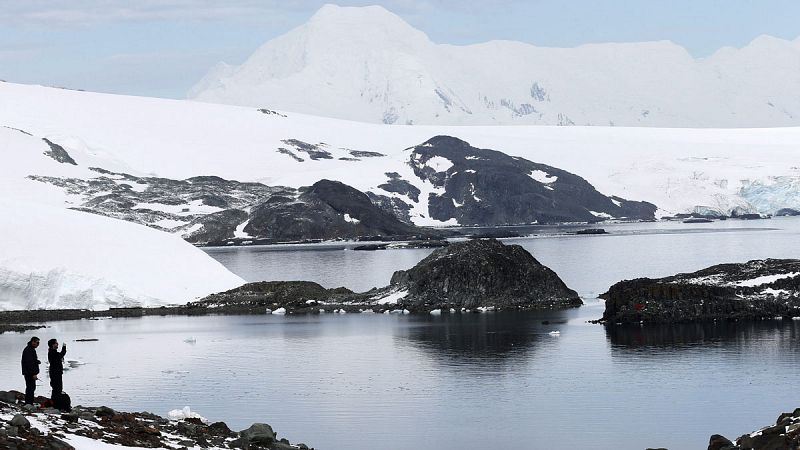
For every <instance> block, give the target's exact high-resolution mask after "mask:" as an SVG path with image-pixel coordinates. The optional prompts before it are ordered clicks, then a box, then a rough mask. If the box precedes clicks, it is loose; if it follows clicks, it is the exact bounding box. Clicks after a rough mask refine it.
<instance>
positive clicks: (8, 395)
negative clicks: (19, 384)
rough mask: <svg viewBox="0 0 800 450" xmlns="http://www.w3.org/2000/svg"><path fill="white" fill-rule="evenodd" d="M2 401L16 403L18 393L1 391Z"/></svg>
mask: <svg viewBox="0 0 800 450" xmlns="http://www.w3.org/2000/svg"><path fill="white" fill-rule="evenodd" d="M0 402H4V403H10V404H12V405H13V404H14V403H17V394H15V393H13V392H7V391H0Z"/></svg>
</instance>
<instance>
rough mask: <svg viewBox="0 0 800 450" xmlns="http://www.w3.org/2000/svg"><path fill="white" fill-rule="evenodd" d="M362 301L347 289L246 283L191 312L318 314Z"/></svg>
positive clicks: (213, 296)
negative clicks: (325, 306)
mask: <svg viewBox="0 0 800 450" xmlns="http://www.w3.org/2000/svg"><path fill="white" fill-rule="evenodd" d="M359 298H362V296H361V295H360V294H356V293H354V292H353V291H351V290H349V289H347V288H343V287H340V288H334V289H325V288H324V287H322V286H320V285H319V284H317V283H314V282H312V281H259V282H255V283H247V284H244V285H242V286H239V287H238V288H235V289H231V290H228V291H225V292H220V293H217V294H211V295H209V296H208V297H205V298H203V299H202V300H198V301H196V302H192V303H190V304H189V305H187V307H188V308H198V309H201V310H214V311H217V312H223V313H228V314H250V313H259V314H263V313H264V311H265V309H270V310H275V309H278V308H285V309H287V310H290V311H292V312H297V313H301V312H318V311H319V307H318V306H317V305H318V304H319V303H321V302H326V303H331V304H336V305H337V307H338V304H344V303H351V302H354V301H356V299H359Z"/></svg>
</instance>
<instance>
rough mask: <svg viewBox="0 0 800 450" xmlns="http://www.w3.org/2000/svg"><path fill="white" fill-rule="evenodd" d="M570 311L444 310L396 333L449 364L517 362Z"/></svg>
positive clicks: (421, 318) (522, 360) (397, 336)
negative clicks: (448, 311) (483, 311)
mask: <svg viewBox="0 0 800 450" xmlns="http://www.w3.org/2000/svg"><path fill="white" fill-rule="evenodd" d="M568 316H569V313H568V311H566V310H565V311H525V312H510V311H509V312H495V313H483V314H459V313H456V314H446V313H445V314H443V315H441V316H429V317H424V316H423V317H419V318H418V319H416V320H415V322H414V324H413V325H412V326H409V327H407V328H404V329H402V330H401V331H398V332H397V333H396V334H395V339H397V340H399V342H400V344H401V345H403V344H404V345H410V346H413V347H415V348H417V349H420V350H424V351H426V352H427V353H430V354H431V355H432V356H433V357H434V359H436V360H440V361H441V360H445V364H457V365H464V364H468V365H478V366H493V367H497V366H504V367H508V366H517V365H521V364H525V363H526V359H527V358H526V355H528V354H530V353H531V351H532V350H535V348H536V346H537V345H538V344H539V343H540V341H542V339H545V342H549V341H550V340H552V338H551V337H550V336H548V333H549V332H550V331H551V330H553V327H554V326H555V325H556V324H560V323H566V322H567V319H568Z"/></svg>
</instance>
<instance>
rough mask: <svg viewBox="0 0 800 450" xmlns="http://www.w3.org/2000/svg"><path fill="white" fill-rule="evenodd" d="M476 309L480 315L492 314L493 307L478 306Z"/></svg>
mask: <svg viewBox="0 0 800 450" xmlns="http://www.w3.org/2000/svg"><path fill="white" fill-rule="evenodd" d="M476 309H477V310H478V311H480V312H482V313H485V312H494V310H495V307H494V306H479V307H478V308H476Z"/></svg>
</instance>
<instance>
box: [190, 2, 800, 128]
mask: <svg viewBox="0 0 800 450" xmlns="http://www.w3.org/2000/svg"><path fill="white" fill-rule="evenodd" d="M189 97H190V98H194V99H197V100H202V101H208V102H217V103H226V104H235V105H244V106H257V107H260V108H264V107H266V108H271V109H280V110H287V111H296V112H302V113H307V114H313V115H319V116H325V117H337V118H342V119H350V120H359V121H364V122H376V123H393V124H408V123H413V124H431V125H432V124H439V125H509V124H515V125H525V124H528V125H599V126H608V125H617V126H648V127H653V126H657V127H774V126H798V125H800V38H798V39H796V40H794V41H788V40H783V39H778V38H774V37H770V36H761V37H758V38H756V39H755V40H753V41H752V42H751V43H750V44H749V45H747V46H745V47H743V48H741V49H735V48H730V47H726V48H722V49H720V50H719V51H717V52H716V53H714V54H713V55H711V56H709V57H707V58H699V59H696V58H693V57H692V56H691V55H690V54H689V53H688V52H687V51H686V50H685V49H684V48H683V47H680V46H678V45H676V44H674V43H672V42H669V41H659V42H641V43H606V44H590V45H583V46H580V47H577V48H543V47H536V46H533V45H529V44H524V43H521V42H512V41H491V42H486V43H482V44H475V45H469V46H454V45H441V44H435V43H433V42H431V41H430V40H429V39H428V37H427V36H426V35H425V34H424V33H422V32H421V31H419V30H416V29H414V28H413V27H411V26H410V25H409V24H407V23H406V22H404V21H403V20H402V19H400V18H399V17H398V16H396V15H394V14H392V13H391V12H389V11H387V10H385V9H383V8H381V7H379V6H369V7H362V8H359V7H338V6H334V5H326V6H324V7H323V8H322V9H320V10H319V11H318V12H317V13H316V14H315V15H314V16H313V17H312V18H311V19H310V20H309V21H308V22H307V23H306V24H304V25H302V26H300V27H298V28H296V29H294V30H292V31H290V32H288V33H287V34H285V35H283V36H280V37H278V38H275V39H273V40H271V41H269V42H267V43H265V44H264V45H263V46H262V47H261V48H259V49H258V50H257V51H256V52H255V53H254V54H253V55H252V56H251V57H250V58H249V59H248V60H247V61H245V62H244V63H243V64H242V65H241V66H229V65H226V64H224V63H220V64H218V65H217V66H216V67H214V68H213V69H212V70H211V71H210V72H209V73H208V74H207V75H206V77H205V78H204V79H203V80H201V81H200V82H199V83H197V85H196V86H194V88H193V89H192V90H191V92H190V93H189Z"/></svg>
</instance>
